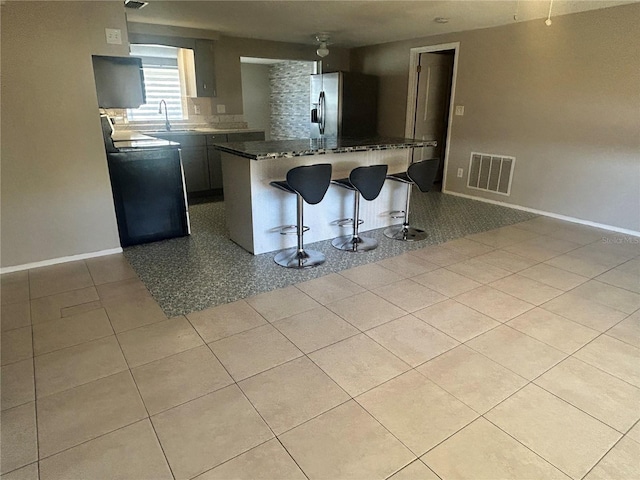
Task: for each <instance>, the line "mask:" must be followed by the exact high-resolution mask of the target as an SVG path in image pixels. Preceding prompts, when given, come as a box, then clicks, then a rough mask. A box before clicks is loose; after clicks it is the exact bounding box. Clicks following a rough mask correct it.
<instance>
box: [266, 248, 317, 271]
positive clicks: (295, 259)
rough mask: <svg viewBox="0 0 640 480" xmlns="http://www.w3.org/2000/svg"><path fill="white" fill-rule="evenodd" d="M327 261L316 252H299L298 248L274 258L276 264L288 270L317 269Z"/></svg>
mask: <svg viewBox="0 0 640 480" xmlns="http://www.w3.org/2000/svg"><path fill="white" fill-rule="evenodd" d="M325 260H326V258H325V256H324V255H323V254H322V253H320V252H318V251H316V250H298V249H297V248H290V249H288V250H283V251H281V252H280V253H278V254H277V255H276V256H275V257H273V261H274V262H276V263H277V264H278V265H280V266H282V267H287V268H311V267H317V266H318V265H322V264H323V263H324V262H325Z"/></svg>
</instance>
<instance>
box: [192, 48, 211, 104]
mask: <svg viewBox="0 0 640 480" xmlns="http://www.w3.org/2000/svg"><path fill="white" fill-rule="evenodd" d="M194 62H195V66H196V92H197V95H198V97H215V96H216V79H215V72H214V68H213V41H212V40H196V42H195V51H194Z"/></svg>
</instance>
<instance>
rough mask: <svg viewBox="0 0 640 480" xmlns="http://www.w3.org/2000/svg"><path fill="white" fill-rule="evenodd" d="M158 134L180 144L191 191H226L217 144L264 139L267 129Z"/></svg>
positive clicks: (183, 165) (199, 192)
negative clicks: (213, 132) (262, 130)
mask: <svg viewBox="0 0 640 480" xmlns="http://www.w3.org/2000/svg"><path fill="white" fill-rule="evenodd" d="M154 136H155V137H158V138H162V139H164V140H171V141H173V142H178V143H179V144H180V151H181V155H182V167H183V168H184V181H185V184H186V187H187V193H188V194H195V195H202V194H208V193H222V155H221V153H220V151H219V150H216V149H215V148H214V147H213V145H215V144H216V143H225V142H251V141H255V140H264V132H237V133H235V132H234V133H215V134H184V133H174V132H167V133H162V134H154Z"/></svg>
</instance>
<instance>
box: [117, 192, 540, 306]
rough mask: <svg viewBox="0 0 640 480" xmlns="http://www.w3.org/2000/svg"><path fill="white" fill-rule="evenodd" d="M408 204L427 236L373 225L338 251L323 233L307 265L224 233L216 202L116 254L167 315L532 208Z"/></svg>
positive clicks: (446, 199)
mask: <svg viewBox="0 0 640 480" xmlns="http://www.w3.org/2000/svg"><path fill="white" fill-rule="evenodd" d="M411 207H412V208H411V210H412V214H411V224H412V225H413V226H415V227H418V228H424V229H425V230H427V231H428V232H429V238H428V239H427V240H424V241H421V242H400V241H396V240H390V239H388V238H386V237H385V236H384V235H383V234H382V232H383V229H378V230H372V231H369V232H366V235H367V236H372V237H374V238H377V239H378V242H379V246H378V248H377V249H375V250H373V251H370V252H367V253H360V254H349V253H345V252H341V251H339V250H337V249H335V248H333V247H332V246H331V241H330V240H326V241H322V242H317V243H313V244H309V245H308V247H309V248H313V249H314V250H319V251H321V252H323V253H324V254H325V255H326V257H327V261H326V263H325V264H324V265H322V266H320V267H317V268H312V269H305V270H292V269H285V268H282V267H280V266H278V265H276V264H275V263H274V261H273V255H274V254H273V253H265V254H262V255H252V254H250V253H248V252H247V251H245V250H244V249H242V248H241V247H239V246H238V245H236V244H235V243H233V242H232V241H231V240H229V238H228V232H227V229H226V227H225V221H224V202H212V203H200V204H195V205H191V206H190V207H189V213H190V217H191V230H192V234H191V236H190V237H182V238H175V239H171V240H164V241H161V242H155V243H149V244H144V245H137V246H134V247H129V248H126V249H125V251H124V255H125V256H126V258H127V260H128V261H129V263H130V264H131V266H132V267H133V268H134V269H135V271H136V272H137V273H138V276H139V277H140V279H141V280H142V281H143V282H144V284H145V285H146V287H147V288H148V289H149V291H150V292H151V294H152V295H153V296H154V298H155V299H156V300H157V302H158V303H159V304H160V307H162V309H163V310H164V312H165V314H166V315H168V316H169V317H173V316H176V315H185V314H187V313H190V312H194V311H199V310H204V309H206V308H208V307H212V306H215V305H220V304H223V303H229V302H233V301H235V300H238V299H241V298H246V297H249V296H251V295H255V294H258V293H262V292H266V291H269V290H274V289H276V288H281V287H286V286H288V285H293V284H296V283H299V282H303V281H306V280H311V279H313V278H317V277H321V276H323V275H327V274H329V273H332V272H339V271H342V270H346V269H348V268H352V267H356V266H359V265H363V264H366V263H371V262H377V261H378V260H382V259H385V258H389V257H392V256H395V255H399V254H401V253H404V252H407V251H410V250H416V249H419V248H424V247H425V246H428V245H435V244H439V243H443V242H446V241H448V240H452V239H455V238H460V237H464V236H466V235H469V234H472V233H478V232H483V231H486V230H491V229H494V228H498V227H502V226H506V225H512V224H514V223H519V222H523V221H526V220H529V219H531V218H534V217H536V216H537V215H534V214H531V213H527V212H523V211H520V210H514V209H511V208H506V207H502V206H498V205H491V204H488V203H483V202H479V201H475V200H470V199H466V198H461V197H456V196H453V195H446V194H443V193H440V192H437V191H432V192H429V193H426V194H423V193H419V192H416V194H414V195H412V199H411Z"/></svg>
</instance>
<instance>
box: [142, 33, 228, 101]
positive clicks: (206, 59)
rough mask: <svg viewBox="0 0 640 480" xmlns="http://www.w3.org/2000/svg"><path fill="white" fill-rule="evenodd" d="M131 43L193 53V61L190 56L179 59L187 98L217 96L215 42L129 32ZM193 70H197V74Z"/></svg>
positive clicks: (181, 56)
mask: <svg viewBox="0 0 640 480" xmlns="http://www.w3.org/2000/svg"><path fill="white" fill-rule="evenodd" d="M129 41H130V42H131V44H141V45H146V46H153V45H165V46H171V47H176V48H178V49H186V50H191V51H193V56H192V60H191V61H189V58H188V57H189V55H182V54H181V55H179V58H178V67H179V68H180V69H182V73H181V79H183V80H181V81H184V82H185V85H184V87H185V90H184V92H185V93H186V96H188V97H194V96H197V97H215V96H216V78H215V69H214V43H215V42H214V40H208V39H199V38H186V37H175V36H164V35H154V34H146V33H135V32H129ZM143 64H144V60H143ZM193 70H195V74H194V72H193ZM193 77H195V82H193ZM191 82H193V83H191ZM194 84H195V85H194ZM192 85H194V86H195V89H194V90H195V91H193V90H192V89H191V88H190V87H191V86H192ZM185 93H183V95H184V94H185Z"/></svg>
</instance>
